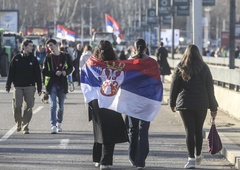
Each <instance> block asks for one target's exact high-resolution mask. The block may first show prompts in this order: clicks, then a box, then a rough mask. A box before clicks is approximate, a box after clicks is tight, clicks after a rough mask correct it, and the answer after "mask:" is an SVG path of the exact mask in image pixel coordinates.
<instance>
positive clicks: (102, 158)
mask: <svg viewBox="0 0 240 170" xmlns="http://www.w3.org/2000/svg"><path fill="white" fill-rule="evenodd" d="M93 56H94V57H96V58H98V59H100V60H103V61H109V60H117V57H116V55H115V53H114V50H113V47H112V44H111V43H110V42H109V41H104V40H102V41H100V43H99V45H98V46H97V47H96V49H95V52H94V54H93ZM89 118H90V120H92V123H93V133H94V145H93V162H95V166H96V167H100V170H104V169H111V166H112V165H113V152H114V147H115V144H117V143H123V142H128V135H127V130H126V127H125V125H124V121H123V117H122V115H121V114H120V113H117V112H116V111H113V110H109V109H106V108H99V105H98V100H92V101H91V102H90V103H89Z"/></svg>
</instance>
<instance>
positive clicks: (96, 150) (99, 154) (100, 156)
mask: <svg viewBox="0 0 240 170" xmlns="http://www.w3.org/2000/svg"><path fill="white" fill-rule="evenodd" d="M114 147H115V144H101V143H97V142H94V145H93V162H99V163H100V165H112V164H113V152H114Z"/></svg>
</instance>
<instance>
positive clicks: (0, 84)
mask: <svg viewBox="0 0 240 170" xmlns="http://www.w3.org/2000/svg"><path fill="white" fill-rule="evenodd" d="M4 87H5V78H0V108H1V110H0V170H16V169H17V170H49V169H51V170H75V169H76V170H95V169H96V168H95V167H94V164H93V163H92V155H91V154H92V145H93V131H92V123H91V122H88V115H87V107H86V105H85V103H84V100H83V95H82V93H81V90H80V87H79V86H78V87H76V90H75V91H74V92H72V93H69V94H68V95H67V99H66V102H65V113H64V120H63V124H62V126H63V132H62V133H58V134H50V132H51V128H50V121H49V119H50V118H49V105H48V104H43V103H42V102H41V101H40V98H39V96H38V95H37V94H36V95H35V106H34V115H33V117H32V120H31V122H30V125H29V129H30V134H28V135H24V134H22V133H21V132H20V133H18V132H16V127H15V123H14V119H13V114H12V108H11V107H12V106H11V105H12V104H11V101H12V92H10V93H7V92H5V88H4ZM149 141H150V153H149V156H148V158H147V161H146V170H181V169H183V166H184V164H185V163H186V161H187V152H186V145H185V133H184V128H183V124H182V121H181V119H180V116H179V114H177V113H172V112H171V111H170V109H169V106H167V105H166V104H164V103H163V104H162V107H161V110H160V112H159V114H158V115H157V117H156V118H155V120H154V121H152V122H151V126H150V132H149ZM203 146H204V147H203V153H204V156H205V158H204V160H203V162H202V165H201V166H197V168H198V169H208V170H218V169H219V170H223V169H227V170H233V169H234V166H233V165H231V164H230V163H229V162H228V161H227V160H226V159H225V158H224V157H223V156H222V155H220V154H217V155H210V154H209V153H208V152H207V141H206V139H205V140H204V144H203ZM127 149H128V143H123V144H117V145H116V147H115V152H114V166H113V168H112V169H113V170H134V169H136V168H135V167H131V165H130V163H129V162H128V156H127V153H128V152H127Z"/></svg>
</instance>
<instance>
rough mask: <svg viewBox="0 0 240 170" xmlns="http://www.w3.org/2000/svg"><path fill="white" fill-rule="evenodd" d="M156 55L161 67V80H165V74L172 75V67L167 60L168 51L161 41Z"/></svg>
mask: <svg viewBox="0 0 240 170" xmlns="http://www.w3.org/2000/svg"><path fill="white" fill-rule="evenodd" d="M156 57H157V62H158V65H159V69H160V74H161V80H162V82H164V75H170V74H171V68H170V66H169V64H168V61H167V57H168V51H167V49H166V48H165V47H163V42H161V43H160V47H159V48H158V49H157V52H156Z"/></svg>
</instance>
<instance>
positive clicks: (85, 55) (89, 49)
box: [79, 45, 92, 71]
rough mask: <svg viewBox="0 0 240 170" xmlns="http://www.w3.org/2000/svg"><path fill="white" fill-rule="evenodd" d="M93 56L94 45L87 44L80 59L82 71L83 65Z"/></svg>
mask: <svg viewBox="0 0 240 170" xmlns="http://www.w3.org/2000/svg"><path fill="white" fill-rule="evenodd" d="M91 56H92V47H91V46H90V45H85V46H84V49H83V52H82V55H81V57H80V61H79V70H80V71H81V69H82V67H83V65H84V64H85V63H86V61H87V60H88V59H89V58H90V57H91Z"/></svg>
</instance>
